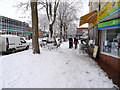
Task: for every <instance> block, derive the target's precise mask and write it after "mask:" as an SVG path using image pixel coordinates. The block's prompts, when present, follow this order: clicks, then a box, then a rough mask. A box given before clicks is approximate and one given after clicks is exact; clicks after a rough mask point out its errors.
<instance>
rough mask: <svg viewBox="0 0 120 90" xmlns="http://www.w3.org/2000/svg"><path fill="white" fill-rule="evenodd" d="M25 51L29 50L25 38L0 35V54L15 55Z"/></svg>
mask: <svg viewBox="0 0 120 90" xmlns="http://www.w3.org/2000/svg"><path fill="white" fill-rule="evenodd" d="M23 49H29V45H28V44H27V43H26V41H25V40H24V39H23V38H20V37H18V36H15V35H0V52H2V53H14V52H16V51H18V50H23Z"/></svg>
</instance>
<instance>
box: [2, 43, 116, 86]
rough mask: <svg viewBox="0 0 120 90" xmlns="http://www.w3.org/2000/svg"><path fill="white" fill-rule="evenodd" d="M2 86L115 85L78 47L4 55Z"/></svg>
mask: <svg viewBox="0 0 120 90" xmlns="http://www.w3.org/2000/svg"><path fill="white" fill-rule="evenodd" d="M0 62H2V65H3V73H2V80H3V88H112V87H114V84H113V83H112V80H110V79H108V77H107V75H106V73H105V72H104V71H103V70H102V69H101V68H100V67H99V66H98V65H97V63H96V62H94V61H93V60H92V59H91V58H89V57H88V55H86V54H83V53H79V49H77V50H75V49H74V48H72V49H69V48H68V42H66V43H63V44H62V45H61V47H60V48H58V49H54V50H51V51H50V50H48V49H46V48H42V49H41V54H40V55H39V54H36V55H34V54H32V50H27V51H22V52H17V53H15V54H11V55H7V56H2V57H1V58H0Z"/></svg>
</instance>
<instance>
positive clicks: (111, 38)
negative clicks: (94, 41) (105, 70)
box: [98, 19, 120, 69]
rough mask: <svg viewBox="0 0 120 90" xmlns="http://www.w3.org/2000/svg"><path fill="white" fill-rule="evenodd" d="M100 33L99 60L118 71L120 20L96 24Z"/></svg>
mask: <svg viewBox="0 0 120 90" xmlns="http://www.w3.org/2000/svg"><path fill="white" fill-rule="evenodd" d="M98 29H99V30H100V33H101V35H100V36H101V44H100V45H101V46H100V47H101V48H100V59H101V60H103V61H105V62H107V63H108V64H109V65H111V66H112V67H114V68H115V69H118V60H119V59H120V58H119V57H120V56H119V54H120V52H119V50H120V47H119V43H120V19H114V20H110V21H107V22H103V23H100V24H98Z"/></svg>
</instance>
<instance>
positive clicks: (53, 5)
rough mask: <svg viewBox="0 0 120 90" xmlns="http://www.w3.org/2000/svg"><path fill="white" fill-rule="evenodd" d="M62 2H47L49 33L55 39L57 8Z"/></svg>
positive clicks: (57, 0)
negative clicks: (54, 25)
mask: <svg viewBox="0 0 120 90" xmlns="http://www.w3.org/2000/svg"><path fill="white" fill-rule="evenodd" d="M59 2H60V0H55V1H54V2H48V1H47V0H46V7H45V8H46V13H47V17H48V20H49V31H50V37H51V38H52V37H53V24H54V22H55V20H56V13H57V8H58V5H59Z"/></svg>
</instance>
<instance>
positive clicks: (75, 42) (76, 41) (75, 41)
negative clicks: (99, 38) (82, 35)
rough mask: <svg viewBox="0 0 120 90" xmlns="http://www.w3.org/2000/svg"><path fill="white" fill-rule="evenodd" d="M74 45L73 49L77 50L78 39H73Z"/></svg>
mask: <svg viewBox="0 0 120 90" xmlns="http://www.w3.org/2000/svg"><path fill="white" fill-rule="evenodd" d="M74 44H75V49H76V48H77V44H78V38H77V37H75V38H74Z"/></svg>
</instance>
